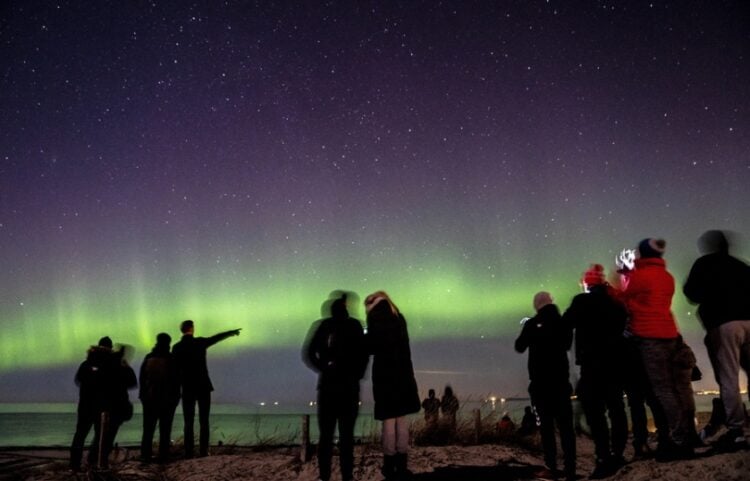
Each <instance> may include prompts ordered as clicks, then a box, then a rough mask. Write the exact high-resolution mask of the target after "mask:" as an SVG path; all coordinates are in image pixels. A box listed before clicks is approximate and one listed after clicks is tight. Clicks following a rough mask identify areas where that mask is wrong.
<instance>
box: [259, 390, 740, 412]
mask: <svg viewBox="0 0 750 481" xmlns="http://www.w3.org/2000/svg"><path fill="white" fill-rule="evenodd" d="M740 393H741V394H746V393H747V390H746V389H743V390H741V391H740ZM695 394H696V395H698V396H718V395H719V394H720V393H719V391H712V390H705V391H695ZM573 397H575V396H573ZM484 402H485V403H486V404H490V405H491V406H492V409H495V406H496V405H497V403H498V402H499V403H500V405H503V404H505V403H506V402H508V400H507V399H506V398H504V397H497V396H490V397H488V398H487V399H485V400H484ZM258 405H259V406H261V407H265V406H269V405H271V406H279V402H278V401H274V402H273V403H271V404H269V403H267V402H265V401H261V402H259V403H258ZM317 405H318V403H317V401H310V402H309V406H310V407H315V406H317ZM359 405H360V406H361V405H362V401H360V402H359Z"/></svg>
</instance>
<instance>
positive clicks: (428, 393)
mask: <svg viewBox="0 0 750 481" xmlns="http://www.w3.org/2000/svg"><path fill="white" fill-rule="evenodd" d="M427 397H429V398H434V397H435V390H434V389H430V390H429V391H427Z"/></svg>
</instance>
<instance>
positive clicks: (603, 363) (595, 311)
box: [563, 284, 628, 376]
mask: <svg viewBox="0 0 750 481" xmlns="http://www.w3.org/2000/svg"><path fill="white" fill-rule="evenodd" d="M627 319H628V313H627V311H626V310H625V306H624V305H623V304H622V303H620V302H619V301H618V300H616V299H614V298H613V297H612V296H610V295H609V293H608V290H607V286H606V285H604V284H601V285H595V286H592V287H591V290H590V292H588V293H584V294H578V295H577V296H575V297H574V298H573V301H572V302H571V304H570V307H569V308H568V309H567V310H566V311H565V314H563V321H564V322H565V323H566V324H568V325H570V326H571V327H572V328H573V329H575V355H576V364H578V365H580V366H581V372H582V374H584V373H592V374H602V375H605V376H610V375H615V374H616V375H621V373H622V369H623V367H624V361H625V338H624V337H623V332H624V331H625V325H626V323H627Z"/></svg>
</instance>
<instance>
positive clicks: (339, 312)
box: [331, 294, 349, 319]
mask: <svg viewBox="0 0 750 481" xmlns="http://www.w3.org/2000/svg"><path fill="white" fill-rule="evenodd" d="M331 317H333V318H335V319H346V318H348V317H349V310H348V309H347V307H346V294H342V295H341V297H339V298H338V299H335V300H334V301H333V302H332V303H331Z"/></svg>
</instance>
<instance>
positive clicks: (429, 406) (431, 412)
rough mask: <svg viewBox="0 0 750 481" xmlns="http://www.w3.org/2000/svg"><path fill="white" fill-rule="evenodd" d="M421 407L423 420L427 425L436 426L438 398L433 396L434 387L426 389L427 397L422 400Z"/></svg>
mask: <svg viewBox="0 0 750 481" xmlns="http://www.w3.org/2000/svg"><path fill="white" fill-rule="evenodd" d="M422 409H423V410H424V421H425V423H426V424H427V427H428V428H434V427H435V426H437V422H438V418H439V417H440V399H438V398H436V397H435V390H434V389H430V390H429V391H427V397H426V398H425V399H424V400H423V401H422Z"/></svg>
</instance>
